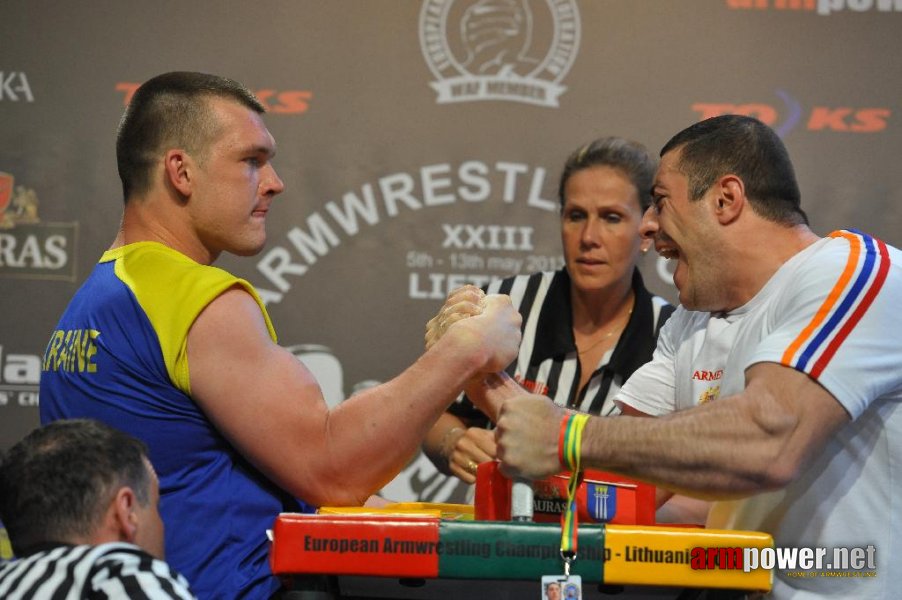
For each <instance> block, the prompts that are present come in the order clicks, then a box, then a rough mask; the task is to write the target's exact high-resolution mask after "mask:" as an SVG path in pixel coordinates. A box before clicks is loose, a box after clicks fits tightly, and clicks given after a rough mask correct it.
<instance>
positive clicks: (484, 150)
mask: <svg viewBox="0 0 902 600" xmlns="http://www.w3.org/2000/svg"><path fill="white" fill-rule="evenodd" d="M493 4H495V2H494V1H493V0H423V1H414V0H368V1H366V2H363V1H360V0H331V1H330V2H321V1H319V0H305V1H301V0H273V1H271V2H267V3H263V4H262V5H261V4H259V3H257V4H247V3H239V2H226V1H223V2H212V1H202V2H190V3H184V2H174V1H171V0H160V1H158V2H153V3H145V2H90V3H58V2H46V1H43V0H38V1H35V0H6V1H5V2H3V5H2V7H0V290H2V293H0V448H8V447H9V446H10V445H12V444H13V443H14V442H15V441H17V440H18V439H19V438H21V437H22V436H23V435H24V434H25V433H26V432H27V431H29V430H30V429H31V428H32V427H34V426H35V425H36V424H37V422H38V410H37V406H38V401H39V398H38V382H39V377H40V370H41V369H40V367H41V357H42V354H43V352H44V346H45V344H46V342H47V339H48V335H49V332H50V331H51V329H52V328H53V326H54V324H55V322H56V320H57V318H58V316H59V314H60V312H61V311H62V310H63V308H64V306H65V305H66V303H67V301H68V299H69V298H70V296H71V295H72V294H73V293H74V292H75V290H76V289H77V287H78V285H79V284H80V282H81V281H83V280H84V278H85V277H86V276H87V274H88V272H89V270H90V269H91V267H92V265H93V264H94V262H95V261H96V260H97V258H98V257H99V256H100V254H101V253H102V251H103V250H104V249H105V248H106V247H107V246H108V245H109V243H110V242H111V240H112V238H113V236H114V234H115V231H116V228H117V226H118V219H119V215H120V207H121V190H120V186H119V180H118V176H117V173H116V163H115V155H114V139H115V133H116V126H117V124H118V120H119V117H120V115H121V113H122V110H123V107H124V105H125V104H126V102H127V101H128V99H129V97H130V94H131V93H132V92H133V91H134V89H135V88H136V87H137V85H139V84H140V83H141V82H142V81H144V80H146V79H148V78H149V77H152V76H153V75H156V74H159V73H161V72H164V71H170V70H198V71H207V72H213V73H217V74H221V75H226V76H229V77H232V78H234V79H237V80H239V81H241V82H243V83H245V84H247V85H248V86H249V87H251V88H252V89H253V90H255V91H256V93H257V94H258V96H259V97H260V99H261V100H262V101H263V102H264V103H265V104H266V105H267V107H268V109H269V114H268V116H267V117H266V120H267V124H268V126H269V128H270V130H271V131H272V133H273V135H274V136H275V137H276V140H277V143H278V147H279V151H278V157H277V159H276V168H277V169H278V171H279V173H280V175H281V177H282V178H283V179H284V181H285V183H286V185H287V189H286V192H285V193H284V194H283V195H281V196H279V197H278V198H277V199H276V203H275V204H274V207H273V209H272V211H271V213H270V219H269V225H268V227H269V242H268V244H267V247H266V248H265V249H264V251H263V252H262V253H261V254H260V255H258V256H256V257H254V258H253V259H238V258H235V257H224V258H223V259H222V260H221V261H220V263H219V264H220V265H221V266H223V267H224V268H227V269H229V270H232V271H233V272H234V273H236V274H237V275H239V276H242V277H245V278H247V279H249V280H250V281H251V282H252V283H254V284H255V285H256V286H257V287H258V288H259V290H260V292H261V294H262V295H263V297H264V298H265V300H266V302H267V305H268V308H269V310H270V311H271V315H272V317H273V320H274V322H275V324H276V328H277V330H278V332H279V336H280V343H281V344H282V345H283V346H285V347H287V348H289V349H290V350H291V351H292V352H294V354H295V355H296V356H297V357H298V358H299V359H300V360H303V361H304V362H305V363H306V364H307V365H309V366H310V368H311V369H313V371H314V372H315V373H316V375H317V377H318V378H319V379H320V381H321V382H322V385H323V390H324V393H325V396H326V398H327V400H328V401H329V402H330V403H331V404H337V403H339V402H341V401H342V400H343V399H344V398H345V397H347V396H349V395H351V394H353V393H354V392H356V391H358V390H360V389H362V388H365V387H367V386H370V385H373V384H375V383H378V382H381V381H385V380H387V379H389V378H391V377H392V376H394V375H395V374H397V373H398V372H399V371H400V370H401V369H403V368H404V367H405V366H406V365H408V364H410V363H411V362H412V361H413V360H414V359H415V358H416V356H418V354H419V353H420V352H421V351H422V337H423V329H424V324H425V322H426V320H427V319H428V318H429V317H430V316H431V315H432V314H433V313H434V312H435V311H436V310H437V308H438V307H439V306H440V305H441V301H442V299H443V298H444V296H445V294H446V293H447V291H448V290H449V289H452V288H454V287H456V286H458V285H460V284H462V283H466V282H472V283H476V284H484V283H486V282H487V281H489V280H490V279H491V278H495V277H504V276H507V275H511V274H514V273H523V272H529V271H536V270H549V269H554V268H557V267H559V266H560V265H561V264H562V255H561V250H560V239H559V237H558V223H557V215H556V209H555V207H556V198H555V193H556V188H557V177H558V174H559V170H560V168H561V166H562V164H563V160H564V158H565V157H566V155H567V154H568V153H569V152H570V151H571V150H572V149H573V148H575V147H576V146H578V145H580V144H582V143H584V142H586V141H589V140H591V139H592V138H594V137H597V136H600V135H622V136H626V137H630V138H633V139H636V140H639V141H641V142H643V143H645V144H646V145H648V146H649V148H650V149H652V150H653V151H657V149H659V148H660V146H661V145H662V144H663V143H664V142H665V141H666V140H667V139H668V138H669V137H670V136H671V135H673V134H674V133H676V132H677V131H679V130H680V129H682V128H684V127H686V126H688V125H689V124H691V123H693V122H695V121H697V120H700V119H702V118H705V117H709V116H713V115H717V114H722V113H728V112H733V113H743V114H749V115H753V116H756V117H758V118H760V119H762V120H764V121H765V122H767V123H768V124H770V125H771V126H773V127H774V128H775V129H776V131H777V132H778V133H779V134H780V135H781V136H782V138H783V139H784V140H785V142H786V143H787V145H788V147H789V150H790V153H791V155H792V157H793V159H794V162H795V165H796V168H797V174H798V176H799V182H800V185H801V187H802V192H803V205H804V208H805V209H806V210H807V212H808V214H809V216H810V217H811V221H812V225H813V226H814V228H815V230H816V231H817V232H818V233H821V234H824V233H827V232H829V231H831V230H833V229H837V228H840V227H843V228H850V227H851V228H858V229H861V230H864V231H867V232H868V233H870V234H872V235H875V236H877V237H880V238H883V239H884V240H886V241H887V242H889V243H891V244H894V245H897V246H898V245H900V244H902V169H900V168H899V167H898V160H899V157H900V156H902V135H900V133H902V125H900V123H902V120H900V117H902V115H900V112H902V106H900V99H902V77H900V76H899V67H898V57H899V56H900V55H902V2H900V1H899V0H873V1H868V0H854V1H853V0H817V1H816V0H772V1H768V0H693V1H688V0H687V1H684V2H668V1H665V0H519V2H514V3H513V4H508V6H507V10H509V12H510V17H511V23H514V24H516V25H515V26H512V27H510V28H508V29H507V31H506V35H505V36H504V37H501V36H496V37H494V38H492V40H491V44H490V45H489V47H488V48H486V47H474V46H472V45H470V44H468V42H467V40H468V37H467V35H466V33H475V32H478V31H479V30H480V29H483V28H486V27H488V24H487V23H486V22H485V21H484V16H483V15H485V14H486V11H485V10H482V9H486V8H490V7H491V6H492V5H493ZM802 32H804V35H802ZM645 260H646V262H645V263H643V265H642V269H643V272H644V274H645V278H646V281H647V283H648V284H649V285H650V287H651V288H652V289H653V290H654V291H656V292H658V293H660V294H662V295H664V296H666V297H668V298H670V299H671V300H673V299H674V298H675V294H674V293H673V288H672V283H671V282H670V274H669V273H668V271H667V267H666V264H665V263H663V262H661V261H658V260H656V259H655V257H651V256H649V257H647V258H646V259H645ZM247 401H248V402H253V401H254V399H253V398H248V399H247ZM384 493H385V494H386V495H387V496H389V497H391V498H393V499H397V500H413V499H423V500H447V499H460V498H462V497H463V494H464V490H463V489H462V488H461V487H459V486H456V485H455V483H454V482H453V481H448V480H447V479H446V478H445V477H443V476H440V475H438V474H437V473H436V472H435V470H434V469H433V468H432V467H431V465H429V464H428V461H426V460H425V459H424V458H422V457H417V458H416V459H415V460H414V461H412V462H411V464H410V465H409V466H408V468H407V469H406V470H405V472H404V473H402V474H401V475H400V476H399V477H398V478H396V479H395V480H394V481H393V482H392V483H391V484H389V486H388V487H387V488H386V489H385V490H384Z"/></svg>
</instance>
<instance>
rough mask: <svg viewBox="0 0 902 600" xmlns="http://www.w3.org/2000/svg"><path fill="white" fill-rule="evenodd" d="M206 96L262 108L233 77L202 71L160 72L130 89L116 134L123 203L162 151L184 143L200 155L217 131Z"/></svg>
mask: <svg viewBox="0 0 902 600" xmlns="http://www.w3.org/2000/svg"><path fill="white" fill-rule="evenodd" d="M211 97H217V98H226V99H232V100H234V101H236V102H238V103H240V104H242V105H244V106H246V107H248V108H249V109H251V110H253V111H255V112H257V113H263V112H265V108H264V107H263V105H262V104H261V103H260V101H259V100H257V98H256V97H255V96H254V94H253V93H251V92H250V91H249V90H248V89H247V88H246V87H244V86H243V85H241V84H240V83H238V82H237V81H233V80H231V79H227V78H225V77H220V76H218V75H208V74H206V73H191V72H185V71H175V72H172V73H164V74H162V75H158V76H156V77H154V78H153V79H149V80H148V81H146V82H145V83H144V84H143V85H141V87H139V88H138V89H137V90H136V91H135V93H134V95H133V96H132V98H131V101H130V102H129V104H128V107H127V108H126V109H125V113H124V114H123V115H122V120H121V121H120V122H119V131H118V134H117V136H116V162H117V164H118V167H119V178H120V179H121V180H122V193H123V196H124V200H125V201H126V202H127V201H128V199H129V197H131V196H132V195H133V194H143V193H144V192H146V191H147V190H149V189H150V174H151V169H152V167H153V165H154V164H155V163H156V161H157V160H158V159H159V157H160V155H161V154H162V153H163V152H165V151H166V150H168V149H170V148H184V149H185V150H187V151H188V152H190V153H194V154H197V155H198V156H201V155H202V154H203V152H204V150H205V149H206V147H207V144H208V143H209V142H210V141H211V139H212V138H213V137H214V135H215V134H216V125H217V124H216V122H215V120H214V119H213V116H212V114H211V112H210V110H209V107H208V106H207V104H206V102H207V100H208V99H210V98H211Z"/></svg>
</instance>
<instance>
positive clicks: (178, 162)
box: [163, 148, 194, 197]
mask: <svg viewBox="0 0 902 600" xmlns="http://www.w3.org/2000/svg"><path fill="white" fill-rule="evenodd" d="M163 169H164V171H165V174H166V180H167V181H168V182H169V184H170V185H171V186H172V187H174V188H175V189H176V190H177V191H178V192H179V194H181V195H182V196H185V197H188V196H190V195H191V184H192V177H191V176H192V175H193V170H194V163H193V161H192V160H191V157H190V156H189V155H188V153H187V152H186V151H185V150H183V149H181V148H173V149H172V150H168V151H167V152H166V154H165V155H164V157H163Z"/></svg>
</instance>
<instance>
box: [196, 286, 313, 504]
mask: <svg viewBox="0 0 902 600" xmlns="http://www.w3.org/2000/svg"><path fill="white" fill-rule="evenodd" d="M188 368H189V373H190V381H191V395H192V398H193V399H194V400H195V401H196V402H197V403H198V405H199V406H200V407H201V409H202V410H203V411H204V413H205V414H206V416H207V418H209V419H210V421H211V422H212V423H213V424H214V426H215V427H216V428H217V429H218V430H219V431H220V432H221V433H222V434H223V435H224V436H225V437H226V439H228V440H229V442H230V443H232V444H233V445H234V446H235V447H236V448H237V449H238V450H239V452H240V453H241V454H242V455H244V456H245V458H247V459H248V460H250V461H251V462H252V463H253V464H255V466H257V468H259V469H261V470H262V471H263V472H264V473H266V474H267V475H268V476H269V477H270V478H272V479H274V480H276V481H277V482H278V483H280V484H281V485H282V487H286V488H289V489H290V488H296V486H293V485H289V481H292V480H293V477H294V473H297V470H296V467H297V465H291V464H290V462H291V458H290V457H291V456H292V455H293V456H303V455H304V448H297V447H296V446H298V445H301V446H303V445H305V444H306V445H308V446H309V447H310V448H311V450H312V449H313V448H315V447H316V446H317V445H318V444H319V443H321V442H322V440H320V439H319V438H317V435H320V436H321V435H322V431H323V428H322V427H317V426H316V425H317V424H318V423H322V422H324V420H325V418H326V414H327V407H326V404H325V402H324V401H323V397H322V392H321V391H320V388H319V386H318V385H317V383H316V380H315V379H314V378H313V376H312V374H311V373H310V372H309V371H307V369H306V368H305V367H304V366H303V365H302V364H301V363H300V362H299V361H298V360H297V359H296V358H295V357H294V356H293V355H292V354H291V353H289V352H288V351H286V350H284V349H283V348H280V347H279V346H278V345H277V344H275V343H274V342H273V341H272V339H271V338H270V337H269V333H268V330H267V328H266V324H265V321H264V319H263V315H262V313H261V312H260V308H259V306H258V305H257V304H256V302H255V301H254V300H253V298H252V297H251V296H250V295H249V294H247V293H246V292H244V291H243V290H240V289H232V290H229V291H227V292H225V293H223V294H222V295H220V296H219V297H217V298H216V299H215V300H214V301H213V302H211V303H210V304H209V305H208V306H207V307H206V308H205V309H204V311H203V312H202V313H201V314H200V315H199V316H198V318H197V320H196V321H195V322H194V324H193V325H192V328H191V330H190V331H189V333H188ZM289 450H290V451H289Z"/></svg>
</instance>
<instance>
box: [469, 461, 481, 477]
mask: <svg viewBox="0 0 902 600" xmlns="http://www.w3.org/2000/svg"><path fill="white" fill-rule="evenodd" d="M477 467H479V465H478V464H477V463H476V462H474V461H472V460H471V461H469V462H467V471H469V472H470V473H474V474H475V473H476V468H477Z"/></svg>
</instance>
